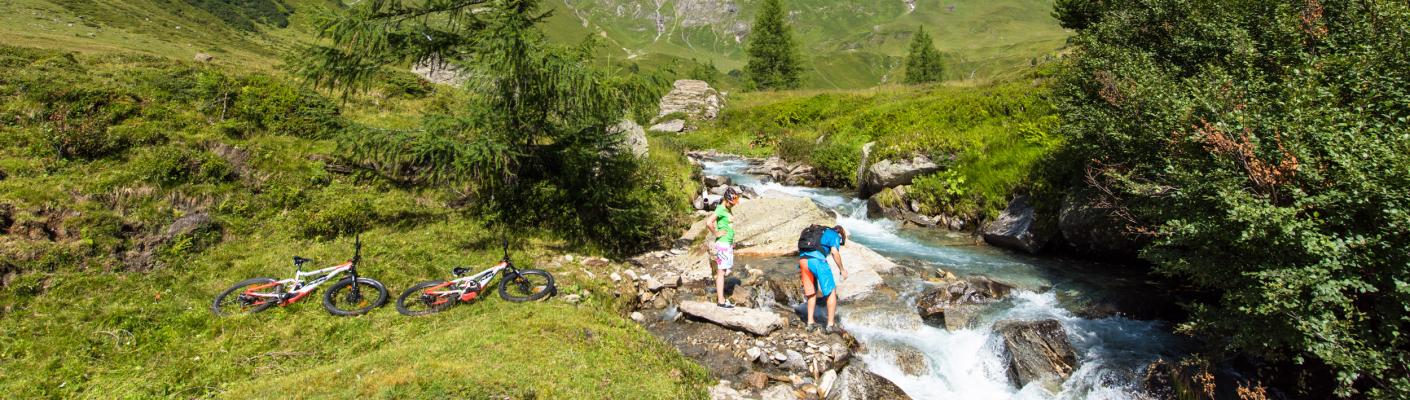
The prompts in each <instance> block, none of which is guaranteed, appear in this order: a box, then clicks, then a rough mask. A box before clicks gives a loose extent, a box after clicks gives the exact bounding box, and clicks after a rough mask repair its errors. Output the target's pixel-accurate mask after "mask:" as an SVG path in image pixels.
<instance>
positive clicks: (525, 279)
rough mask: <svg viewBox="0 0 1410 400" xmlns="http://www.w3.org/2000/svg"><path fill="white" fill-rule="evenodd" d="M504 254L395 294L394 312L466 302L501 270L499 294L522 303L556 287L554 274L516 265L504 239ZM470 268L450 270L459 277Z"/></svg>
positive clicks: (414, 311)
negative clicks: (476, 267) (474, 270)
mask: <svg viewBox="0 0 1410 400" xmlns="http://www.w3.org/2000/svg"><path fill="white" fill-rule="evenodd" d="M503 244H504V258H503V259H501V260H500V261H499V263H498V264H495V265H494V266H493V267H490V268H489V269H486V270H484V271H480V272H479V273H477V274H475V275H471V276H465V277H463V278H458V279H455V280H450V281H426V282H421V283H417V284H416V285H413V286H411V288H409V289H406V291H405V292H402V294H401V296H399V297H397V312H400V313H402V314H404V315H410V316H417V315H426V314H432V313H437V312H441V311H445V310H447V309H450V308H451V307H452V306H454V305H456V304H459V303H468V302H470V301H473V300H475V299H476V298H477V297H479V295H480V292H481V291H482V289H483V288H487V287H490V286H489V285H490V281H491V280H493V279H494V277H495V276H496V275H499V274H500V273H503V274H504V277H503V278H501V279H500V280H499V297H500V298H503V299H505V300H508V301H511V302H515V303H522V302H526V301H534V300H539V299H542V298H544V297H547V296H550V295H552V294H553V293H555V292H557V291H558V288H557V287H555V286H554V285H553V275H551V274H549V273H548V271H544V270H538V269H519V268H516V267H515V266H514V261H511V260H510V259H509V241H508V240H504V241H503ZM468 272H470V269H468V268H463V267H456V268H454V269H452V270H451V274H453V275H455V276H457V277H459V276H464V275H465V274H466V273H468Z"/></svg>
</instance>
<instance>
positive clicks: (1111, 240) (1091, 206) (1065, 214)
mask: <svg viewBox="0 0 1410 400" xmlns="http://www.w3.org/2000/svg"><path fill="white" fill-rule="evenodd" d="M1058 230H1060V231H1061V232H1062V237H1063V239H1065V241H1066V242H1067V244H1068V245H1069V246H1072V248H1073V249H1074V250H1076V251H1077V252H1079V253H1083V254H1087V255H1094V256H1118V257H1134V256H1135V255H1136V252H1137V251H1139V250H1140V249H1141V246H1142V245H1144V241H1143V240H1142V239H1141V237H1139V236H1138V235H1135V234H1133V233H1132V232H1131V231H1132V230H1131V226H1130V224H1129V223H1127V222H1126V221H1124V220H1122V219H1121V218H1119V217H1117V216H1116V213H1115V210H1113V209H1112V208H1111V207H1109V206H1108V205H1106V204H1103V202H1102V201H1101V197H1100V196H1099V195H1098V194H1097V192H1096V191H1095V190H1093V189H1091V188H1088V187H1085V186H1083V187H1075V188H1072V189H1069V190H1068V192H1067V195H1066V196H1064V197H1063V199H1062V210H1061V211H1060V212H1059V213H1058Z"/></svg>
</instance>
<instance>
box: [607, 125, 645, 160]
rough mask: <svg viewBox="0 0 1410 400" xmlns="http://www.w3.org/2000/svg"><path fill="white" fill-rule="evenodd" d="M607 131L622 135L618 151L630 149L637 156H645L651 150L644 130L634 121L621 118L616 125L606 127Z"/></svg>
mask: <svg viewBox="0 0 1410 400" xmlns="http://www.w3.org/2000/svg"><path fill="white" fill-rule="evenodd" d="M608 132H610V133H612V134H620V135H622V142H621V143H620V144H619V145H618V149H619V151H630V152H631V153H632V155H634V156H636V157H637V158H645V157H646V156H647V155H649V154H650V152H651V145H650V144H648V143H647V141H646V130H645V129H642V128H641V125H637V124H636V122H635V121H632V120H630V119H626V118H623V119H622V121H621V122H618V123H617V125H615V126H613V127H611V128H608Z"/></svg>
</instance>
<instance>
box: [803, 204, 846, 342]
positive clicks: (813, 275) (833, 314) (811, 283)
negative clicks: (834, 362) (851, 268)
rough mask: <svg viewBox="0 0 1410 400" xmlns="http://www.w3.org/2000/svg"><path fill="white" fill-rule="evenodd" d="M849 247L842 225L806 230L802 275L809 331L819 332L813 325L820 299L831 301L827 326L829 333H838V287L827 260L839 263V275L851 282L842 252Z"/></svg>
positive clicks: (825, 329) (804, 232)
mask: <svg viewBox="0 0 1410 400" xmlns="http://www.w3.org/2000/svg"><path fill="white" fill-rule="evenodd" d="M846 243H847V230H846V229H843V228H842V226H841V225H838V226H834V227H830V228H829V227H824V226H820V225H813V226H810V227H808V228H806V229H804V230H803V233H802V235H800V237H799V239H798V273H799V275H800V276H801V278H802V281H803V295H804V297H806V298H807V299H808V300H807V301H808V303H807V305H806V306H805V308H806V311H807V315H808V317H807V320H808V325H807V330H808V331H809V332H813V331H816V330H818V325H817V324H816V323H815V322H814V321H813V320H814V318H813V313H814V311H815V310H816V309H817V304H818V303H817V299H818V297H819V296H822V297H826V298H827V325H826V326H825V327H824V328H823V331H824V332H825V333H835V332H837V331H838V329H837V328H836V327H835V323H836V321H837V290H836V289H837V284H836V283H835V282H833V280H832V269H831V268H830V267H829V266H828V265H827V257H828V256H829V255H831V256H832V259H833V260H834V261H836V262H837V272H839V273H841V275H842V279H847V268H846V267H844V266H843V265H842V251H841V248H842V246H843V245H845V244H846Z"/></svg>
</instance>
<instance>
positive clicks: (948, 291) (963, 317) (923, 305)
mask: <svg viewBox="0 0 1410 400" xmlns="http://www.w3.org/2000/svg"><path fill="white" fill-rule="evenodd" d="M1012 290H1013V286H1012V285H1008V284H1005V283H1001V282H996V281H993V280H990V279H988V278H984V277H974V278H969V279H964V280H949V281H940V282H939V283H938V286H937V287H934V288H930V289H928V290H926V291H925V292H924V293H922V294H921V295H920V297H919V298H917V299H916V308H917V309H918V312H919V313H920V316H921V319H922V320H923V321H925V322H926V323H927V324H930V325H937V326H944V327H945V329H947V330H950V331H957V330H961V329H967V328H971V327H973V326H974V322H975V320H976V319H977V318H978V317H979V313H980V312H981V311H983V306H982V305H984V304H989V303H992V302H994V301H997V300H999V299H1002V298H1004V297H1005V296H1008V294H1009V292H1011V291H1012Z"/></svg>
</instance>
